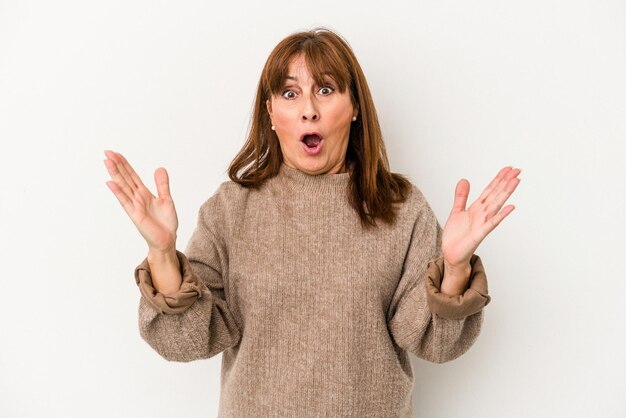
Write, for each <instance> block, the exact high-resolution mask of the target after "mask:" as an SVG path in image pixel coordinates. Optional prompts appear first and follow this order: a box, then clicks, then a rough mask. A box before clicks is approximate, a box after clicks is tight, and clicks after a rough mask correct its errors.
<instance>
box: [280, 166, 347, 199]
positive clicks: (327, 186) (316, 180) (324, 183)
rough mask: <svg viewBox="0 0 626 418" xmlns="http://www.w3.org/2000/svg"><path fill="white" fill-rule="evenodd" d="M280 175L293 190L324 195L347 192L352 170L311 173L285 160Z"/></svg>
mask: <svg viewBox="0 0 626 418" xmlns="http://www.w3.org/2000/svg"><path fill="white" fill-rule="evenodd" d="M278 176H279V177H280V178H281V180H282V181H283V183H284V184H285V185H286V186H287V187H288V188H289V189H291V190H294V191H301V192H307V193H312V194H313V193H315V194H323V195H332V194H345V193H346V187H347V185H348V183H349V181H350V172H345V173H339V174H328V173H326V174H318V175H311V174H307V173H305V172H304V171H301V170H298V169H297V168H292V167H289V166H288V165H286V164H285V163H284V162H282V163H281V165H280V171H279V173H278Z"/></svg>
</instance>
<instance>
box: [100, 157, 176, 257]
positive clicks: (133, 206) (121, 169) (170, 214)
mask: <svg viewBox="0 0 626 418" xmlns="http://www.w3.org/2000/svg"><path fill="white" fill-rule="evenodd" d="M104 153H105V155H106V156H107V157H108V159H106V160H104V163H105V165H106V167H107V169H108V171H109V174H110V175H111V178H112V179H113V181H108V182H107V183H106V184H107V186H109V188H110V189H111V191H112V192H113V193H114V194H115V197H117V200H118V201H119V202H120V204H121V205H122V207H123V208H124V210H125V211H126V213H127V214H128V216H129V217H130V219H131V220H132V221H133V223H134V224H135V226H136V227H137V229H138V230H139V233H140V234H141V235H142V236H143V237H144V239H145V240H146V242H147V243H148V247H149V248H150V249H151V250H155V251H163V252H167V251H169V250H171V249H172V248H175V247H176V230H177V229H178V216H177V215H176V208H175V207H174V201H173V200H172V197H171V195H170V188H169V177H168V174H167V171H166V170H165V168H162V167H160V168H158V169H157V170H156V171H155V172H154V181H155V183H156V186H157V193H158V197H156V196H154V195H153V194H152V193H151V192H150V190H148V188H147V187H146V186H144V184H143V182H142V181H141V179H140V178H139V176H138V175H137V173H135V170H133V168H132V167H131V166H130V164H129V163H128V161H126V158H124V156H123V155H122V154H120V153H117V152H113V151H108V150H107V151H105V152H104Z"/></svg>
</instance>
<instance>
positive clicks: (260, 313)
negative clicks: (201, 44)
mask: <svg viewBox="0 0 626 418" xmlns="http://www.w3.org/2000/svg"><path fill="white" fill-rule="evenodd" d="M348 181H349V173H340V174H323V175H318V176H311V175H309V174H306V173H304V172H302V171H299V170H297V169H294V168H290V167H288V166H286V165H285V164H284V163H283V165H282V167H281V170H280V173H279V174H278V175H277V176H275V177H273V178H271V179H269V180H268V181H266V183H265V184H264V185H263V187H262V188H261V189H260V190H258V191H255V190H251V189H246V188H244V187H242V186H240V185H239V184H237V183H235V182H232V181H226V182H223V183H222V184H221V185H220V186H219V188H218V190H217V191H216V192H215V193H214V195H213V196H211V197H210V198H209V199H208V200H207V201H206V202H204V203H203V204H202V206H201V207H200V210H199V216H198V223H197V227H196V229H195V231H194V232H193V235H192V237H191V239H190V241H189V243H188V245H187V248H186V249H185V252H184V254H183V253H182V252H180V251H177V255H178V257H179V260H180V262H181V268H182V270H181V273H182V276H183V284H182V286H181V289H180V291H179V292H177V293H176V294H170V295H163V294H160V293H157V292H156V291H155V289H154V287H153V286H152V281H151V278H150V266H149V264H148V261H147V259H144V261H143V262H142V263H141V264H140V265H139V266H138V267H137V268H136V270H135V280H136V282H137V284H138V286H139V289H140V291H141V298H140V302H139V330H140V334H141V336H142V338H143V339H145V341H146V342H147V343H148V344H149V345H150V346H151V347H152V348H153V349H154V350H155V351H156V352H157V353H159V354H160V355H161V356H162V357H164V358H165V359H167V360H170V361H185V362H186V361H192V360H196V359H206V358H209V357H212V356H215V355H216V354H218V353H222V373H221V394H220V404H219V417H224V418H226V417H270V416H271V417H319V416H330V417H412V402H411V394H412V388H413V370H412V367H411V362H410V359H409V355H408V353H409V352H411V353H413V354H414V355H416V356H417V357H419V358H422V359H425V360H428V361H432V362H437V363H440V362H445V361H449V360H452V359H454V358H456V357H458V356H460V355H461V354H463V353H464V352H466V351H467V350H468V349H469V348H470V346H471V345H472V344H473V343H474V341H475V339H476V337H477V336H478V334H479V332H480V328H481V324H482V319H483V311H482V308H483V307H484V306H485V305H486V304H487V303H489V300H490V297H489V296H488V292H487V279H486V276H485V272H484V269H483V266H482V263H481V260H480V258H479V257H478V256H477V255H476V254H474V255H473V256H472V259H471V262H470V263H471V264H472V273H471V277H470V284H469V288H468V290H467V291H466V292H465V293H464V294H463V295H461V296H457V297H449V296H447V295H445V294H442V293H440V292H439V286H440V282H441V279H442V277H443V258H442V257H441V232H442V231H441V227H440V224H439V222H438V221H437V218H436V217H435V215H434V213H433V211H432V210H431V208H430V206H429V205H428V203H427V202H426V200H425V198H424V196H423V194H422V193H421V192H420V190H419V189H418V188H417V187H416V186H415V185H413V188H412V193H411V196H410V197H409V199H408V200H407V202H406V203H405V204H403V205H402V206H401V209H400V211H399V217H398V221H397V222H396V224H395V225H394V226H393V227H390V226H387V225H385V224H383V223H382V222H379V227H378V228H377V229H374V230H370V231H365V230H363V229H362V228H361V226H360V222H359V219H358V216H357V214H356V213H355V212H354V210H353V209H352V208H351V207H350V205H349V203H348V197H347V191H346V187H347V185H348Z"/></svg>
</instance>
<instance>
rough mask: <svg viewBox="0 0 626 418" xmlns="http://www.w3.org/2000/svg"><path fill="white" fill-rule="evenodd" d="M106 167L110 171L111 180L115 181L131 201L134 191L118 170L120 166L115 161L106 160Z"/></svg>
mask: <svg viewBox="0 0 626 418" xmlns="http://www.w3.org/2000/svg"><path fill="white" fill-rule="evenodd" d="M104 165H106V167H107V170H108V171H109V174H110V175H111V179H113V181H114V182H115V184H116V185H117V186H118V188H119V189H120V191H122V192H123V193H124V195H125V196H126V197H127V198H128V199H131V198H132V196H133V191H132V189H131V188H130V186H129V185H128V183H127V182H126V179H125V178H124V177H123V176H122V174H121V173H120V171H119V170H118V168H117V167H118V165H117V163H116V162H115V160H111V159H106V160H104Z"/></svg>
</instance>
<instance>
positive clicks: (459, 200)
mask: <svg viewBox="0 0 626 418" xmlns="http://www.w3.org/2000/svg"><path fill="white" fill-rule="evenodd" d="M469 189H470V183H469V181H467V180H466V179H461V180H459V182H458V183H457V184H456V189H455V191H454V205H453V206H452V212H462V211H464V210H465V205H466V204H467V196H468V195H469Z"/></svg>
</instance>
